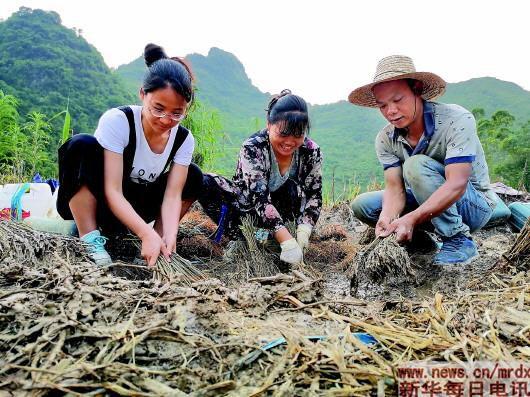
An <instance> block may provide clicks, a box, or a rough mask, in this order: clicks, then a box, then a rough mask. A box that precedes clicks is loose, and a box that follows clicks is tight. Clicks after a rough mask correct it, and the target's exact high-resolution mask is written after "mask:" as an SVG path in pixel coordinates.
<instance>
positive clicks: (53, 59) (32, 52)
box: [0, 7, 134, 132]
mask: <svg viewBox="0 0 530 397" xmlns="http://www.w3.org/2000/svg"><path fill="white" fill-rule="evenodd" d="M0 90H2V91H3V92H4V93H5V94H11V95H14V96H16V97H17V98H18V99H19V100H20V102H21V103H20V108H19V111H20V114H27V113H28V112H30V111H39V112H41V113H45V114H46V115H48V116H52V115H54V114H57V113H59V112H60V111H62V110H64V109H65V108H66V106H67V105H68V107H69V109H70V113H71V115H72V128H73V129H74V131H76V132H93V131H94V129H95V127H96V125H97V121H98V119H99V117H100V116H101V114H102V113H103V112H104V111H105V110H107V109H108V108H110V107H112V106H117V105H121V104H124V103H131V102H133V101H134V96H133V95H131V94H130V93H129V91H128V90H127V88H126V87H125V86H124V84H123V82H122V81H121V79H120V78H119V77H118V76H116V75H114V74H113V72H112V71H111V70H110V69H109V67H108V66H107V65H106V64H105V62H104V60H103V57H102V56H101V54H100V53H99V52H98V51H97V50H96V48H94V47H93V46H92V45H90V44H88V43H87V41H86V40H85V39H84V38H83V37H81V35H80V34H79V32H77V31H75V30H74V29H68V28H66V27H64V26H63V25H62V24H61V18H60V17H59V15H58V14H57V13H55V12H46V11H42V10H32V9H30V8H26V7H22V8H20V9H19V11H18V12H16V13H14V14H13V15H12V16H11V17H9V18H8V19H7V20H5V21H3V22H0Z"/></svg>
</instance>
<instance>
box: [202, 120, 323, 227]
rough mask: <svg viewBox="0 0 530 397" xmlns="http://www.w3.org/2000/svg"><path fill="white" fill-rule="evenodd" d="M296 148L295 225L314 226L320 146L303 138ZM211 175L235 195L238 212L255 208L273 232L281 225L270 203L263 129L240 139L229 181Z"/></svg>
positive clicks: (268, 162) (319, 204) (319, 195)
mask: <svg viewBox="0 0 530 397" xmlns="http://www.w3.org/2000/svg"><path fill="white" fill-rule="evenodd" d="M298 151H299V153H298V172H297V174H296V179H297V180H296V181H295V182H296V183H297V189H298V197H299V198H300V199H301V208H300V212H299V216H298V219H297V224H301V223H305V224H308V225H311V226H314V225H315V223H316V222H317V220H318V217H319V216H320V211H321V209H322V154H321V151H320V147H319V146H318V145H317V144H316V143H315V142H314V141H313V140H311V139H310V138H307V137H306V138H305V140H304V143H303V144H302V146H300V148H299V149H298ZM212 176H213V177H214V178H215V180H216V183H217V184H218V185H219V186H220V187H221V188H222V189H223V190H225V191H227V192H231V193H233V194H234V195H235V197H236V200H237V205H238V207H239V209H240V210H241V211H243V212H246V211H251V210H255V211H256V212H257V214H258V216H259V217H260V218H261V221H262V222H263V227H265V228H267V229H270V230H272V231H274V232H276V231H277V230H278V229H279V228H281V227H283V226H285V225H284V222H283V219H282V217H281V215H280V213H279V212H278V210H277V209H276V208H275V207H274V205H273V204H272V202H271V196H270V191H269V179H270V176H271V152H270V143H269V134H268V132H267V130H266V129H264V130H261V131H259V132H257V133H255V134H253V135H252V136H250V137H249V138H248V139H247V140H246V141H245V142H243V145H242V146H241V150H240V153H239V160H238V162H237V169H236V173H235V175H234V178H233V180H232V181H230V180H227V179H226V178H223V177H221V176H218V175H212Z"/></svg>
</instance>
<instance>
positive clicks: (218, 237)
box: [213, 204, 228, 244]
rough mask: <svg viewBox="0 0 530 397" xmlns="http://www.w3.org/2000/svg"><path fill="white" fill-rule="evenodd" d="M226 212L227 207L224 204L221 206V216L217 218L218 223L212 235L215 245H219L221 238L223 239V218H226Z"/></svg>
mask: <svg viewBox="0 0 530 397" xmlns="http://www.w3.org/2000/svg"><path fill="white" fill-rule="evenodd" d="M227 212H228V207H227V205H226V204H223V205H222V206H221V215H220V216H219V223H218V224H217V225H218V226H217V230H216V231H215V234H214V237H213V241H215V242H216V243H218V244H219V243H220V242H221V237H223V232H224V229H225V226H224V225H225V218H226V213H227Z"/></svg>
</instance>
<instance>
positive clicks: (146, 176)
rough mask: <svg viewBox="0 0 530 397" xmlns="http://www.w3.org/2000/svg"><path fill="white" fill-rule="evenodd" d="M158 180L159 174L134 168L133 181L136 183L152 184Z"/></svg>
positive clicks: (132, 172)
mask: <svg viewBox="0 0 530 397" xmlns="http://www.w3.org/2000/svg"><path fill="white" fill-rule="evenodd" d="M156 178H158V173H156V172H152V171H146V170H145V169H143V168H140V169H135V167H134V166H133V168H132V171H131V180H132V181H133V182H136V183H142V184H145V183H152V182H154V181H156Z"/></svg>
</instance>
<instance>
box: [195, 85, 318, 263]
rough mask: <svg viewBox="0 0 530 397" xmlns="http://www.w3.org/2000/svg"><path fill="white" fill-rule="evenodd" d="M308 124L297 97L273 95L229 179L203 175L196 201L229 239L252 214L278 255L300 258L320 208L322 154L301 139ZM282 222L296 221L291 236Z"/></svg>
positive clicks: (291, 260) (288, 259)
mask: <svg viewBox="0 0 530 397" xmlns="http://www.w3.org/2000/svg"><path fill="white" fill-rule="evenodd" d="M309 124H310V123H309V116H308V112H307V104H306V102H305V101H304V100H303V99H302V98H301V97H299V96H297V95H293V94H291V92H290V91H289V90H284V91H282V93H281V94H279V95H277V96H275V97H273V98H272V100H271V101H270V103H269V106H268V109H267V128H266V129H264V130H261V131H258V132H256V133H255V134H253V135H252V136H250V137H249V138H248V139H247V140H246V141H245V142H243V145H242V146H241V151H240V154H239V160H238V163H237V169H236V174H235V176H234V178H233V180H229V179H226V178H224V177H222V176H219V175H215V174H206V175H205V177H204V186H203V194H202V197H201V198H200V199H199V202H200V203H201V205H202V206H203V208H204V209H205V211H206V213H207V214H208V215H209V216H210V217H211V218H212V219H213V220H214V221H217V222H219V221H220V220H221V223H222V224H221V225H220V227H222V228H223V229H224V233H225V234H227V235H229V236H231V237H235V236H238V235H239V234H240V230H239V225H240V224H241V218H242V217H244V216H245V215H246V214H250V215H253V216H254V217H255V218H256V217H257V220H258V226H259V227H262V228H264V229H267V230H269V231H270V232H271V233H272V234H273V236H274V238H275V239H276V240H277V241H278V242H279V243H280V246H281V248H282V253H281V255H280V259H282V260H283V261H285V262H288V263H291V264H297V263H300V262H301V261H302V252H303V250H304V249H305V248H307V245H308V243H309V236H310V234H311V231H312V229H313V227H314V225H315V223H316V222H317V220H318V217H319V215H320V210H321V208H322V155H321V152H320V148H319V147H318V145H317V144H316V143H315V142H314V141H312V140H311V139H310V138H308V137H307V133H308V131H309V126H310V125H309ZM287 221H295V222H296V224H297V231H296V239H295V238H294V237H293V236H292V235H291V234H290V233H289V231H288V230H287V228H286V227H285V222H287Z"/></svg>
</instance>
